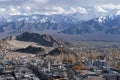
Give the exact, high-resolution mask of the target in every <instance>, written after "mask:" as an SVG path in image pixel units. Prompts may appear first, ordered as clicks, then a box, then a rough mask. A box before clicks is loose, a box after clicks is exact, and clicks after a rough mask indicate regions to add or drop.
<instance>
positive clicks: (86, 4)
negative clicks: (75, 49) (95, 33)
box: [0, 0, 120, 15]
mask: <svg viewBox="0 0 120 80" xmlns="http://www.w3.org/2000/svg"><path fill="white" fill-rule="evenodd" d="M86 8H87V9H88V8H89V9H91V8H98V9H99V10H101V11H103V12H106V10H112V9H118V10H120V0H0V15H9V14H10V15H19V14H38V13H42V14H69V13H74V12H77V11H79V12H81V13H86V12H87V11H86ZM89 9H88V10H89Z"/></svg>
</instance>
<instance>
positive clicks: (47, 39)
mask: <svg viewBox="0 0 120 80" xmlns="http://www.w3.org/2000/svg"><path fill="white" fill-rule="evenodd" d="M16 40H19V41H26V42H36V43H39V44H40V45H42V46H48V47H53V46H58V45H60V44H61V45H62V44H63V45H64V41H62V40H58V39H54V38H53V37H51V36H50V35H47V34H43V35H40V34H37V33H29V32H25V33H23V34H21V35H18V36H17V37H16Z"/></svg>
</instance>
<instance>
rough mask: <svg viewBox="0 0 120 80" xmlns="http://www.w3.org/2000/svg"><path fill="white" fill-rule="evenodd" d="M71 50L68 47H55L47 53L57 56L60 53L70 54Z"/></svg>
mask: <svg viewBox="0 0 120 80" xmlns="http://www.w3.org/2000/svg"><path fill="white" fill-rule="evenodd" d="M71 53H72V51H71V50H70V49H67V48H55V49H53V50H52V51H50V52H49V53H48V55H52V56H58V55H61V54H71Z"/></svg>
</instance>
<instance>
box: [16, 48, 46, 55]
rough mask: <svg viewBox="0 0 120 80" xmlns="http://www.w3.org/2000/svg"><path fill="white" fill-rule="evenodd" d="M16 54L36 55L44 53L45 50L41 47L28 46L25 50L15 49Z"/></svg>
mask: <svg viewBox="0 0 120 80" xmlns="http://www.w3.org/2000/svg"><path fill="white" fill-rule="evenodd" d="M16 52H22V53H31V54H37V53H44V52H45V49H43V48H41V47H33V46H28V47H26V48H21V49H17V50H16Z"/></svg>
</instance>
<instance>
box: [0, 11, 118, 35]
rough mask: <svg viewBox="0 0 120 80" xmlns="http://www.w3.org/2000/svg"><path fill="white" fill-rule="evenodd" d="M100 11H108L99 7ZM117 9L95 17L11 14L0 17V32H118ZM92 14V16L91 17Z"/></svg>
mask: <svg viewBox="0 0 120 80" xmlns="http://www.w3.org/2000/svg"><path fill="white" fill-rule="evenodd" d="M100 10H101V11H102V13H107V12H108V11H106V10H103V9H100ZM118 12H119V11H114V12H111V13H110V15H108V16H103V15H104V14H103V15H102V14H101V16H99V17H97V14H98V12H95V14H96V17H95V15H94V14H90V13H89V14H88V13H78V12H77V13H75V14H67V15H60V14H53V15H40V14H34V15H12V16H7V17H4V16H2V17H0V33H1V34H2V33H5V34H6V35H13V34H18V33H23V32H38V33H39V32H44V31H47V32H48V33H51V31H55V33H58V34H68V35H72V34H74V35H78V34H80V35H81V34H86V35H87V34H98V33H99V34H104V35H108V34H109V35H113V34H116V35H119V34H120V22H119V21H120V15H119V14H118ZM93 15H94V18H93V17H92V16H93Z"/></svg>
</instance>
